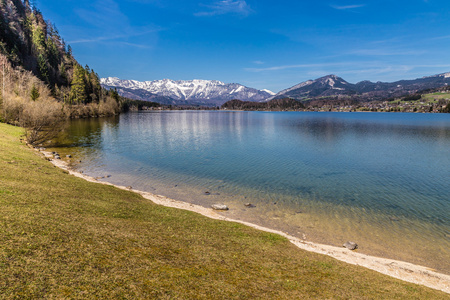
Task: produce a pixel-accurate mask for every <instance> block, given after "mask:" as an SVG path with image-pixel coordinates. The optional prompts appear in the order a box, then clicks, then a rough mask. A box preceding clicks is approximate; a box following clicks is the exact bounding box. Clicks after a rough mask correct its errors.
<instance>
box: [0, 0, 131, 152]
mask: <svg viewBox="0 0 450 300" xmlns="http://www.w3.org/2000/svg"><path fill="white" fill-rule="evenodd" d="M0 84H1V90H0V121H4V122H8V123H11V124H15V125H20V126H23V127H25V128H26V129H27V139H28V142H29V143H32V144H38V143H42V142H45V141H47V140H49V139H51V137H52V136H54V135H56V134H57V133H58V132H59V131H61V130H62V123H63V122H64V120H65V119H67V118H76V117H98V116H107V115H114V114H117V113H119V112H120V111H121V110H125V109H127V108H128V107H129V106H132V105H133V103H132V102H131V101H130V100H129V99H126V98H123V97H120V96H119V95H118V93H117V92H116V91H115V90H111V91H107V90H105V89H103V88H102V87H101V85H100V79H99V76H98V75H97V73H95V71H94V70H92V69H91V68H90V67H89V66H88V65H86V66H85V67H83V66H81V65H80V64H79V63H78V62H77V60H76V59H75V58H74V56H73V54H72V50H71V47H70V46H69V45H67V44H66V42H65V41H64V39H63V38H62V37H61V36H60V34H59V32H58V29H57V28H56V25H54V24H53V23H51V21H49V20H45V18H44V16H43V15H42V13H41V12H40V11H39V9H37V8H36V7H34V6H32V5H31V4H30V1H29V0H23V1H22V0H1V2H0Z"/></svg>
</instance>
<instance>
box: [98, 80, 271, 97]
mask: <svg viewBox="0 0 450 300" xmlns="http://www.w3.org/2000/svg"><path fill="white" fill-rule="evenodd" d="M100 82H101V84H103V85H105V86H109V87H122V88H128V89H135V90H136V89H143V90H146V91H148V92H150V93H153V94H157V95H159V96H165V97H170V98H173V99H176V100H198V99H218V100H222V99H224V100H231V99H241V100H245V101H247V100H249V101H261V100H264V99H265V98H267V97H268V95H267V93H268V92H266V91H259V90H256V89H252V88H249V87H246V86H243V85H241V84H237V83H223V82H222V81H218V80H204V79H193V80H177V81H175V80H171V79H161V80H154V81H143V82H142V81H137V80H121V79H119V78H117V77H108V78H102V79H101V80H100ZM269 94H270V95H271V93H269Z"/></svg>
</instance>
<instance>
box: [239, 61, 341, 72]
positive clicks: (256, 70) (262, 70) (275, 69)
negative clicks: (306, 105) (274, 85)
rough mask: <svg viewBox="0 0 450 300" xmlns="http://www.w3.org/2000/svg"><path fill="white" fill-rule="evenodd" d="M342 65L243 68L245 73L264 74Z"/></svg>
mask: <svg viewBox="0 0 450 300" xmlns="http://www.w3.org/2000/svg"><path fill="white" fill-rule="evenodd" d="M340 65H343V63H327V64H301V65H284V66H275V67H269V68H245V69H244V70H245V71H249V72H264V71H279V70H286V69H307V68H322V67H335V66H340Z"/></svg>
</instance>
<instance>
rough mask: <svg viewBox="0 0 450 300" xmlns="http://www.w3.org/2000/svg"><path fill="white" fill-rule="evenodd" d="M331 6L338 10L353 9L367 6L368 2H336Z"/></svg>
mask: <svg viewBox="0 0 450 300" xmlns="http://www.w3.org/2000/svg"><path fill="white" fill-rule="evenodd" d="M330 6H331V7H332V8H334V9H337V10H351V9H355V8H361V7H364V6H366V4H353V5H335V4H330Z"/></svg>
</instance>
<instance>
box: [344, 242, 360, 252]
mask: <svg viewBox="0 0 450 300" xmlns="http://www.w3.org/2000/svg"><path fill="white" fill-rule="evenodd" d="M342 246H344V247H345V248H347V249H349V250H355V249H358V244H356V243H355V242H345V243H344V245H342Z"/></svg>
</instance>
